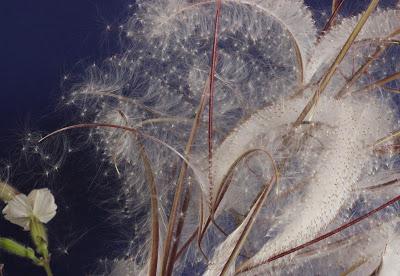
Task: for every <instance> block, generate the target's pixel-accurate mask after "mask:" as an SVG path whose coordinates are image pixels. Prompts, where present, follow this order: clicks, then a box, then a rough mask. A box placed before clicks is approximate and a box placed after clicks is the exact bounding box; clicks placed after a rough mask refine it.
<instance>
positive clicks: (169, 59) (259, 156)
mask: <svg viewBox="0 0 400 276" xmlns="http://www.w3.org/2000/svg"><path fill="white" fill-rule="evenodd" d="M378 2H379V1H377V0H372V1H371V2H370V5H369V6H368V8H367V10H365V11H364V12H363V13H361V14H360V15H357V16H354V17H351V18H343V19H341V20H338V21H337V22H336V24H334V25H332V26H330V28H328V29H326V30H324V31H323V32H321V30H317V28H316V27H315V23H314V20H313V18H312V12H311V11H310V9H309V8H308V7H306V6H305V4H304V3H303V1H300V0H274V1H273V0H263V1H261V0H224V1H216V2H215V1H189V0H187V1H186V0H151V1H137V9H136V11H135V13H134V14H133V15H132V17H131V18H129V19H128V20H127V22H126V24H125V25H123V28H122V30H123V31H124V34H125V35H126V40H125V44H124V46H125V47H126V49H125V51H123V52H122V53H120V54H119V55H115V56H112V57H111V58H109V59H107V60H106V61H105V62H104V65H103V66H91V67H90V68H88V70H87V74H86V78H85V80H84V81H83V82H82V83H78V84H76V85H74V86H73V88H72V92H71V94H70V102H71V103H74V104H76V105H77V106H78V107H80V108H82V110H84V111H85V112H92V113H93V114H92V115H93V118H94V119H93V122H92V126H97V127H96V128H94V130H93V131H92V132H91V137H92V139H93V141H94V142H95V143H96V144H97V146H98V147H99V148H102V149H103V152H102V153H103V154H104V155H105V156H106V157H107V158H108V159H109V160H110V163H111V164H112V166H113V167H114V168H115V169H116V170H117V173H118V175H119V176H120V178H121V181H122V182H123V188H122V189H121V190H120V191H119V194H118V195H117V198H118V202H119V203H120V206H121V208H122V209H121V210H117V212H116V213H117V216H116V217H119V218H120V219H122V220H123V219H126V218H134V219H135V223H134V224H135V225H133V226H132V227H134V229H135V233H134V235H133V236H132V237H131V238H130V243H129V244H130V246H129V249H128V250H127V251H126V252H121V257H120V258H117V259H115V260H113V261H111V268H110V270H109V271H108V272H109V273H110V275H115V276H119V275H147V274H150V275H156V274H157V275H169V274H175V275H199V274H204V275H234V274H244V275H315V274H317V273H321V272H323V273H324V274H327V275H337V274H341V273H342V274H343V275H347V274H350V273H353V274H352V275H370V274H372V273H374V272H376V273H378V272H377V271H380V272H379V273H381V274H380V275H390V274H387V273H386V272H384V271H389V270H390V267H391V266H392V259H393V258H394V256H397V255H398V254H397V253H398V252H397V251H396V250H395V244H397V240H398V239H397V238H396V237H398V235H399V230H398V227H399V225H398V223H399V221H398V212H399V206H398V205H396V204H394V203H395V202H396V200H395V201H393V202H391V201H390V199H392V198H393V197H394V196H396V195H398V194H399V193H400V189H399V185H398V179H399V167H398V145H397V143H398V136H400V135H399V132H398V131H399V129H400V125H399V120H398V117H399V114H398V107H397V103H398V101H399V99H398V96H396V93H398V90H399V89H398V88H399V83H398V79H399V78H400V75H399V71H400V67H399V61H400V60H399V59H400V55H399V54H400V53H399V49H398V47H397V46H398V41H399V39H400V10H399V9H398V8H395V7H394V8H391V9H389V8H387V9H380V8H377V4H378ZM212 91H213V92H214V93H211V92H212ZM393 92H395V93H393ZM210 133H211V134H210ZM149 137H151V139H148V138H149ZM166 145H167V146H166ZM177 153H179V154H177ZM182 156H183V158H182ZM17 197H18V196H17ZM17 197H16V198H17ZM25 198H26V197H25ZM20 201H21V202H20V204H18V206H21V207H20V209H21V210H22V209H23V210H22V211H21V213H24V214H25V213H26V210H27V209H29V208H31V209H32V206H31V205H27V206H28V207H22V206H25V205H24V204H22V202H26V200H22V199H21V200H20ZM12 202H13V201H10V203H12ZM121 202H122V203H121ZM386 202H391V204H387V205H385V204H386ZM10 203H9V204H10ZM13 204H14V203H13ZM53 204H54V201H53ZM50 205H51V204H50ZM378 206H385V208H381V209H379V210H380V211H379V212H372V213H370V214H369V215H368V216H365V218H363V219H362V220H361V219H360V220H359V221H357V223H355V222H354V225H353V224H348V223H349V221H351V220H352V219H354V218H357V217H359V216H361V215H363V214H368V212H370V211H371V210H374V208H377V207H378ZM6 208H7V207H6ZM8 208H10V207H8ZM24 208H25V209H24ZM39 209H41V208H39ZM18 210H19V209H18ZM29 210H30V209H29ZM3 212H5V213H6V215H7V214H8V216H9V217H12V216H11V213H10V211H8V209H5V211H3ZM45 213H46V214H47V215H46V217H47V218H50V219H51V217H52V214H53V213H55V208H53V209H52V211H51V210H50V211H48V212H47V211H46V212H45ZM14 217H15V218H14V219H15V221H16V222H15V223H17V219H19V218H17V217H16V216H14ZM38 219H39V220H40V217H38ZM18 221H20V220H18ZM43 222H44V221H43ZM18 224H19V225H21V226H23V227H25V226H24V225H26V224H24V223H23V221H20V223H18ZM344 226H345V227H344ZM335 229H340V231H339V230H338V231H336V232H335ZM329 231H331V232H332V233H334V235H333V234H332V237H331V236H329V237H328V236H327V238H326V239H320V240H318V243H315V244H314V243H310V244H308V245H307V246H304V248H303V247H302V245H304V244H307V242H309V241H311V240H314V239H318V237H321V236H322V235H323V234H324V233H326V232H329ZM299 246H300V247H301V248H299V249H298V250H294V251H291V249H293V248H296V247H299ZM300 249H301V250H300ZM284 252H289V253H290V254H289V253H287V254H282V253H284ZM280 254H281V256H280ZM396 254H397V255H396ZM123 256H124V257H123ZM277 256H279V258H278V257H277ZM272 259H273V260H274V261H271V260H272ZM379 268H381V269H380V270H379Z"/></svg>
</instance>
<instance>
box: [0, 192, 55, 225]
mask: <svg viewBox="0 0 400 276" xmlns="http://www.w3.org/2000/svg"><path fill="white" fill-rule="evenodd" d="M56 210H57V205H56V204H55V201H54V196H53V194H52V193H51V192H50V190H49V189H47V188H45V189H39V190H37V189H35V190H32V191H31V192H30V193H29V195H28V196H26V195H24V194H18V195H16V196H15V197H14V198H13V199H12V200H10V201H9V202H8V204H7V206H6V207H5V208H4V209H3V214H4V215H5V218H6V219H7V220H9V221H10V222H12V223H14V224H17V225H19V226H21V227H23V228H24V230H29V228H30V220H31V218H32V217H36V218H37V219H38V220H39V221H41V222H42V223H47V222H49V221H50V220H51V219H52V218H53V217H54V216H55V215H56Z"/></svg>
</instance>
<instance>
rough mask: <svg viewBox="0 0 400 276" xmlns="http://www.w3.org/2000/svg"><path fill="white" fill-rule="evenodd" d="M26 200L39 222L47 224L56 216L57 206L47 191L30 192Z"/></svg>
mask: <svg viewBox="0 0 400 276" xmlns="http://www.w3.org/2000/svg"><path fill="white" fill-rule="evenodd" d="M28 200H29V201H30V204H31V206H33V215H34V216H35V217H36V218H37V219H38V220H40V221H41V222H43V223H47V222H49V221H50V220H51V219H52V218H53V217H54V216H55V215H56V210H57V205H56V204H55V201H54V196H53V194H52V193H51V192H50V190H49V189H47V188H44V189H39V190H32V191H31V192H30V193H29V195H28Z"/></svg>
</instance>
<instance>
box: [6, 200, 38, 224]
mask: <svg viewBox="0 0 400 276" xmlns="http://www.w3.org/2000/svg"><path fill="white" fill-rule="evenodd" d="M32 213H33V210H32V206H31V204H30V203H29V199H28V197H27V196H26V195H24V194H18V195H16V196H15V197H14V198H13V199H12V200H10V201H9V202H8V204H7V206H6V207H5V208H4V209H3V214H4V217H5V219H6V220H8V221H10V222H12V223H14V224H17V225H19V226H21V227H23V228H24V230H29V218H30V216H31V215H32Z"/></svg>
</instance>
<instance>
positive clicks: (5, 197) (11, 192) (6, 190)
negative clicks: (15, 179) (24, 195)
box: [0, 182, 17, 202]
mask: <svg viewBox="0 0 400 276" xmlns="http://www.w3.org/2000/svg"><path fill="white" fill-rule="evenodd" d="M16 194H17V191H16V190H15V189H14V188H13V187H12V186H11V185H9V184H7V183H5V182H0V200H2V201H5V202H8V201H10V200H12V199H13V198H14V197H15V196H16Z"/></svg>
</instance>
